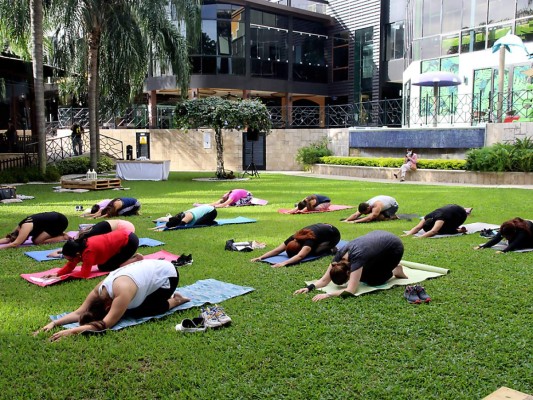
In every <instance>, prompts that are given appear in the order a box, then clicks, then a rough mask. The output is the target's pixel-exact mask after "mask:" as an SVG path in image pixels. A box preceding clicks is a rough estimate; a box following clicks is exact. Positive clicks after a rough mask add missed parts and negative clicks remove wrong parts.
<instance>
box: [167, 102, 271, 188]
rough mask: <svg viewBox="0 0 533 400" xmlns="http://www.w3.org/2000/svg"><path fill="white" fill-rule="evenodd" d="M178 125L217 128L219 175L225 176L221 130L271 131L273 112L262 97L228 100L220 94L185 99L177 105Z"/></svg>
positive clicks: (215, 129) (217, 173)
mask: <svg viewBox="0 0 533 400" xmlns="http://www.w3.org/2000/svg"><path fill="white" fill-rule="evenodd" d="M176 123H177V126H178V128H184V129H189V128H193V129H196V128H200V127H205V128H211V129H213V130H214V131H215V142H216V150H217V170H216V176H217V178H221V177H223V176H225V173H226V172H225V170H224V143H223V139H222V131H223V130H224V129H227V130H233V129H236V130H240V129H243V128H248V129H256V130H259V131H261V132H266V133H268V132H270V128H271V122H270V114H269V112H268V110H267V108H266V106H265V105H264V104H263V103H261V101H259V100H238V101H231V100H225V99H222V98H220V97H207V98H203V99H197V100H196V99H193V100H185V101H183V102H181V103H178V105H177V107H176Z"/></svg>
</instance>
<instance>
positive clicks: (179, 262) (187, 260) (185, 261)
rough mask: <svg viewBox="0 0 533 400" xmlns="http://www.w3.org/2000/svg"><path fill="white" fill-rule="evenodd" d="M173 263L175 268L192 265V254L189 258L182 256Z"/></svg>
mask: <svg viewBox="0 0 533 400" xmlns="http://www.w3.org/2000/svg"><path fill="white" fill-rule="evenodd" d="M171 262H172V264H173V265H174V266H175V267H183V266H185V265H191V264H192V262H193V260H192V254H189V255H188V256H186V255H185V254H182V255H181V256H180V257H179V258H178V259H177V260H174V261H171Z"/></svg>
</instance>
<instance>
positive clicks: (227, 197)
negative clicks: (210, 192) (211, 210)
mask: <svg viewBox="0 0 533 400" xmlns="http://www.w3.org/2000/svg"><path fill="white" fill-rule="evenodd" d="M252 197H253V196H252V193H250V192H249V191H247V190H245V189H233V190H230V191H229V192H227V193H224V195H223V196H222V198H221V199H219V200H217V201H216V202H214V203H212V204H210V205H211V206H213V207H216V208H219V207H229V206H245V205H248V204H250V202H251V201H252Z"/></svg>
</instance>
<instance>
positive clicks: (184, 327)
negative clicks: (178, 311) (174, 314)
mask: <svg viewBox="0 0 533 400" xmlns="http://www.w3.org/2000/svg"><path fill="white" fill-rule="evenodd" d="M204 322H205V321H204V319H203V318H202V317H196V318H193V319H189V318H186V319H184V320H183V321H181V323H180V324H178V325H176V331H178V332H183V333H193V332H205V330H206V329H207V327H206V326H205V324H204Z"/></svg>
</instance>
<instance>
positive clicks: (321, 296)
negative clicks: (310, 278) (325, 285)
mask: <svg viewBox="0 0 533 400" xmlns="http://www.w3.org/2000/svg"><path fill="white" fill-rule="evenodd" d="M330 297H331V294H329V293H321V294H317V295H316V296H315V297H313V301H315V302H317V301H320V300H325V299H328V298H330Z"/></svg>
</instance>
